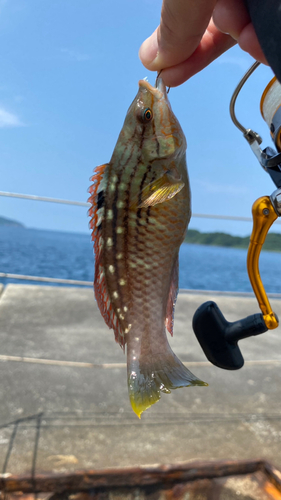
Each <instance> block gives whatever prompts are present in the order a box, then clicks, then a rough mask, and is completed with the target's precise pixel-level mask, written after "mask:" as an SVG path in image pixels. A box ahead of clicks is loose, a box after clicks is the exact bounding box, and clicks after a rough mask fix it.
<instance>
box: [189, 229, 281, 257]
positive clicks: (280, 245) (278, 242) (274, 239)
mask: <svg viewBox="0 0 281 500" xmlns="http://www.w3.org/2000/svg"><path fill="white" fill-rule="evenodd" d="M184 241H185V243H190V244H195V243H196V244H197V245H212V246H217V247H232V248H248V246H249V241H250V236H245V237H240V236H231V234H226V233H201V232H200V231H196V230H195V229H188V231H187V233H186V237H185V240H184ZM263 249H264V250H268V251H271V252H281V234H279V233H269V234H268V235H267V237H266V240H265V243H264V245H263Z"/></svg>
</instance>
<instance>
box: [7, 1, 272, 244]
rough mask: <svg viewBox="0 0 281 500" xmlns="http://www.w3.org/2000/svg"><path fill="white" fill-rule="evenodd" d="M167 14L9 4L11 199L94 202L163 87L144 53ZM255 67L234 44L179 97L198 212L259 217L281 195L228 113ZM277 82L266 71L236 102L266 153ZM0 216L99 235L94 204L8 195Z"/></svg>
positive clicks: (243, 227)
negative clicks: (90, 213) (269, 106)
mask: <svg viewBox="0 0 281 500" xmlns="http://www.w3.org/2000/svg"><path fill="white" fill-rule="evenodd" d="M160 11H161V1H160V0H138V1H136V0H134V1H132V0H119V1H118V2H116V0H53V1H51V2H50V0H40V2H38V0H0V67H1V77H0V142H1V147H0V191H8V192H16V193H24V194H33V195H41V196H47V197H54V198H64V199H68V200H76V201H87V197H88V194H87V189H88V187H89V184H90V182H89V178H90V176H91V174H92V171H93V169H94V167H95V166H96V165H99V164H102V163H106V162H108V161H109V160H110V157H111V155H112V151H113V148H114V146H115V143H116V140H117V137H118V135H119V132H120V129H121V127H122V124H123V121H124V118H125V114H126V112H127V109H128V107H129V105H130V103H131V101H132V100H133V98H134V97H135V95H136V93H137V90H138V80H139V79H141V78H144V77H148V79H149V81H150V82H151V83H154V81H155V77H156V74H155V73H151V72H149V71H147V70H146V69H145V68H144V67H143V66H142V64H141V62H140V60H139V58H138V50H139V47H140V45H141V43H142V41H143V40H144V39H145V38H146V37H147V36H149V35H150V34H151V33H152V31H153V30H154V29H155V28H156V26H157V25H158V24H159V19H160ZM252 63H253V59H252V58H251V57H250V56H249V55H248V54H246V53H244V52H243V51H242V50H241V49H239V48H238V47H235V48H233V49H231V50H230V51H228V52H227V53H226V54H224V55H223V56H221V57H220V58H219V59H217V60H216V61H215V62H213V63H212V64H211V65H210V66H209V67H208V68H206V69H205V70H203V71H202V72H201V73H199V74H197V75H195V76H194V77H193V78H191V79H190V80H189V81H187V82H186V83H184V84H183V85H181V86H180V87H177V88H174V89H171V91H170V93H169V98H170V101H171V105H172V107H173V110H174V112H175V114H176V116H177V118H178V119H179V121H180V123H181V125H182V128H183V130H184V132H185V135H186V138H187V145H188V147H187V165H188V171H189V176H190V182H191V191H192V210H193V212H194V213H207V214H220V215H237V216H243V217H250V216H251V206H252V204H253V202H254V201H255V200H256V199H257V198H258V197H260V196H263V195H270V194H271V193H272V192H273V191H274V189H275V186H274V185H273V183H272V181H271V179H270V178H269V176H268V175H267V174H266V173H265V172H264V171H263V170H262V168H261V167H260V165H259V163H258V162H257V160H256V158H255V156H254V155H253V153H252V151H251V149H250V147H249V145H248V144H247V142H246V141H245V139H244V138H243V136H242V134H241V132H239V131H238V130H237V129H236V128H235V126H234V125H233V123H232V121H231V119H230V116H229V101H230V98H231V95H232V92H233V90H234V88H235V86H236V85H237V83H238V82H239V80H240V79H241V77H242V76H243V74H244V73H245V71H246V70H247V69H248V67H249V66H250V65H251V64H252ZM272 76H273V74H272V71H271V70H270V69H269V68H267V67H265V66H262V67H259V68H258V69H257V70H256V72H255V74H254V75H253V76H252V77H251V79H250V80H249V81H248V83H247V84H246V86H245V87H244V89H243V90H242V93H241V95H240V96H239V98H238V101H237V116H238V119H239V120H240V121H241V123H242V124H243V125H244V126H245V127H246V128H253V129H254V130H256V131H257V132H259V133H260V135H261V136H262V137H263V139H264V141H263V144H262V146H263V147H266V146H268V145H272V144H271V139H270V135H269V130H268V127H267V125H266V124H265V123H264V121H263V119H262V117H261V115H260V111H259V101H260V97H261V94H262V92H263V90H264V88H265V86H266V85H267V83H268V82H269V80H270V79H271V78H272ZM0 215H1V216H4V217H9V218H12V219H16V220H18V221H20V222H22V223H24V224H25V225H26V226H27V227H31V228H40V229H54V230H60V231H75V232H82V233H86V232H88V231H89V230H88V217H87V209H86V208H83V207H82V208H81V207H71V206H63V205H56V204H51V203H43V202H34V201H25V200H18V199H14V198H3V197H0ZM190 228H192V229H198V230H200V231H224V232H228V233H231V234H235V235H241V236H244V235H247V234H250V232H251V223H248V222H247V223H246V222H230V221H219V220H206V219H197V218H193V219H191V222H190ZM280 230H281V226H278V225H275V226H274V231H280Z"/></svg>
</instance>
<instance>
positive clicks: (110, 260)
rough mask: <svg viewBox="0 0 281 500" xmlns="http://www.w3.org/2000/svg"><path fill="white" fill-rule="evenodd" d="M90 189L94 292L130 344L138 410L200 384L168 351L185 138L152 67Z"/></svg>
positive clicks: (185, 203)
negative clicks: (163, 395) (151, 80)
mask: <svg viewBox="0 0 281 500" xmlns="http://www.w3.org/2000/svg"><path fill="white" fill-rule="evenodd" d="M91 181H92V182H93V184H92V185H91V187H90V188H89V192H90V197H89V200H88V201H89V202H90V203H91V207H90V210H89V216H90V228H91V229H92V239H93V241H94V253H95V278H94V292H95V297H96V301H97V305H98V307H99V309H100V312H101V314H102V316H103V318H104V320H105V323H106V324H107V325H108V327H109V328H111V329H113V330H114V334H115V340H116V342H117V343H119V344H120V346H121V347H122V348H123V349H124V351H125V347H126V350H127V383H128V392H129V398H130V402H131V406H132V409H133V410H134V412H135V413H136V415H137V416H138V417H139V418H140V416H141V414H142V412H143V411H145V410H146V409H147V408H149V407H150V406H152V405H153V404H154V403H156V402H157V401H159V399H160V397H161V393H170V392H171V390H172V389H177V388H180V387H187V386H205V385H208V384H206V383H205V382H203V381H201V380H199V379H198V378H197V377H196V376H195V375H193V374H192V373H191V372H190V371H189V370H188V369H187V368H186V367H185V366H184V364H183V363H182V362H181V361H180V360H179V359H178V357H177V356H176V355H175V354H174V352H173V351H172V349H171V347H170V345H169V342H168V338H167V334H166V330H167V331H168V332H169V333H170V334H171V335H173V324H174V309H175V303H176V299H177V293H178V279H179V261H178V255H179V248H180V245H181V243H182V242H183V239H184V236H185V233H186V229H187V225H188V222H189V220H190V217H191V203H190V197H191V195H190V186H189V179H188V173H187V167H186V139H185V136H184V133H183V131H182V128H181V126H180V124H179V122H178V120H177V118H176V117H175V115H174V113H173V111H172V109H171V105H170V103H169V100H168V96H167V91H166V86H165V84H164V82H163V80H162V79H161V77H160V76H159V75H158V76H157V79H156V83H155V86H153V85H151V84H150V83H149V82H148V81H146V80H140V81H139V88H138V92H137V95H136V97H135V99H134V100H133V102H132V104H131V106H130V107H129V109H128V112H127V115H126V117H125V121H124V125H123V127H122V129H121V132H120V135H119V138H118V140H117V143H116V146H115V149H114V151H113V154H112V157H111V160H110V162H109V163H107V164H104V165H100V166H98V167H96V168H95V170H94V174H93V176H92V177H91Z"/></svg>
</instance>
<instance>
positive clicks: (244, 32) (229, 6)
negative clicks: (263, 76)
mask: <svg viewBox="0 0 281 500" xmlns="http://www.w3.org/2000/svg"><path fill="white" fill-rule="evenodd" d="M213 21H214V24H215V25H216V27H217V28H218V29H219V30H220V31H222V32H223V33H229V34H230V35H231V36H232V38H235V40H237V41H238V43H239V46H240V47H241V49H243V50H245V51H246V52H248V53H249V54H250V55H251V56H252V57H254V58H255V59H257V60H258V61H260V62H262V63H264V64H267V61H266V59H265V56H264V54H263V52H262V49H261V47H260V44H259V41H258V39H257V35H256V33H255V31H254V28H253V25H252V24H251V20H250V17H249V14H248V12H247V10H246V7H245V4H244V2H243V0H218V1H217V4H216V6H215V9H214V13H213Z"/></svg>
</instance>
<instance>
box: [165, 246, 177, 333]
mask: <svg viewBox="0 0 281 500" xmlns="http://www.w3.org/2000/svg"><path fill="white" fill-rule="evenodd" d="M178 290H179V256H178V255H177V257H176V259H175V263H174V266H173V270H172V277H171V284H170V291H169V297H168V302H167V310H166V321H165V326H166V328H167V330H168V332H169V333H170V334H171V335H172V336H173V327H174V313H175V305H176V300H177V295H178Z"/></svg>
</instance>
